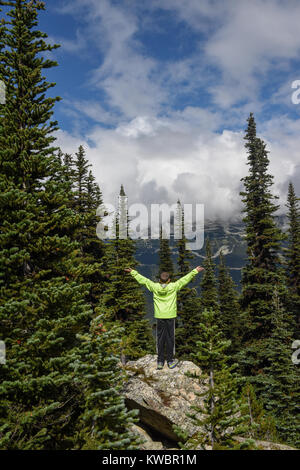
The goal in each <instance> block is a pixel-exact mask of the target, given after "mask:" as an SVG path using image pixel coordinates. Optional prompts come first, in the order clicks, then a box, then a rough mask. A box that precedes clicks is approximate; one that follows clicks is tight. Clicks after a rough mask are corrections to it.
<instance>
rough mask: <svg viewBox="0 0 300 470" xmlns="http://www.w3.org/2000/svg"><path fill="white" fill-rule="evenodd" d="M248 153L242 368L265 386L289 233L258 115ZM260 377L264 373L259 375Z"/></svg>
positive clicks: (249, 130) (249, 134)
mask: <svg viewBox="0 0 300 470" xmlns="http://www.w3.org/2000/svg"><path fill="white" fill-rule="evenodd" d="M245 140H246V144H245V147H246V149H247V152H248V165H249V175H248V176H246V177H244V178H242V181H243V182H244V187H245V190H244V191H241V192H240V194H241V196H242V197H243V199H242V200H243V202H244V204H245V207H244V209H243V212H245V213H246V216H245V217H244V218H243V221H244V223H245V225H246V243H247V256H248V258H247V264H246V266H245V267H244V268H243V269H242V295H241V306H242V310H243V312H242V315H243V325H242V329H243V338H242V345H243V347H242V351H241V353H240V356H239V363H240V366H241V369H242V371H243V373H245V374H246V375H250V376H253V382H255V381H256V378H257V381H256V382H257V386H259V387H260V389H261V387H263V383H264V380H263V376H264V374H265V368H266V367H267V366H268V365H269V358H268V357H267V344H268V339H269V338H270V336H271V334H272V328H273V323H272V313H273V303H272V293H273V291H274V287H275V286H276V287H277V289H278V292H279V294H280V295H281V296H284V295H285V289H284V280H283V273H282V268H281V267H280V257H279V252H280V249H281V247H280V244H281V241H282V240H283V239H284V238H285V237H284V235H283V234H282V232H281V230H280V229H279V228H278V227H277V225H276V221H275V217H274V213H275V212H276V211H277V209H278V208H279V206H278V205H275V203H274V202H273V200H274V199H276V198H278V197H277V196H273V195H272V193H271V191H270V186H272V184H273V176H271V175H270V174H268V165H269V159H268V152H267V150H266V145H265V143H264V142H263V141H262V140H261V139H259V138H258V137H257V136H256V123H255V120H254V117H253V114H252V113H251V114H250V117H249V119H248V128H247V131H246V135H245ZM258 376H259V377H258Z"/></svg>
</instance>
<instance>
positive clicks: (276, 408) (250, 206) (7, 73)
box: [0, 0, 300, 450]
mask: <svg viewBox="0 0 300 470" xmlns="http://www.w3.org/2000/svg"><path fill="white" fill-rule="evenodd" d="M0 6H2V11H1V13H0V14H1V17H2V20H1V23H0V80H1V81H2V82H3V83H4V85H5V102H4V103H3V104H0V218H1V228H0V340H1V341H3V342H4V343H5V346H6V361H5V362H3V363H2V364H0V377H1V380H0V449H5V450H41V449H42V450H45V449H47V450H76V449H83V450H88V449H99V450H101V449H112V450H113V449H121V450H124V449H137V448H138V445H139V443H138V440H137V438H136V436H135V435H133V434H132V433H131V432H130V427H131V425H132V424H133V423H136V422H137V421H138V412H137V411H136V410H128V409H127V408H126V406H125V401H124V397H123V396H122V384H123V382H124V380H125V374H124V371H123V368H122V364H126V362H127V361H128V360H132V359H138V358H140V357H142V356H144V355H146V354H148V353H152V354H155V341H154V335H153V332H152V328H151V325H150V322H149V321H148V320H147V319H146V317H145V313H146V300H145V295H144V292H143V290H142V289H141V288H140V286H138V284H137V283H136V282H135V280H134V279H133V278H132V277H131V276H128V275H126V273H125V272H124V269H125V268H127V267H131V268H136V269H138V263H137V261H136V259H135V255H136V243H135V241H134V240H133V239H131V238H130V237H128V238H126V239H124V238H123V237H120V234H119V219H118V213H117V214H116V238H115V239H113V240H106V241H104V240H101V239H99V238H98V237H97V234H96V226H97V224H98V223H99V221H100V220H101V217H100V216H98V215H97V213H98V212H97V209H98V208H99V207H102V206H103V194H102V192H101V188H100V187H99V184H98V183H97V181H96V178H95V176H94V174H93V169H92V167H91V165H90V163H89V161H88V159H87V158H86V154H85V149H84V148H83V146H80V147H79V148H78V149H74V153H73V154H66V153H64V149H60V148H58V147H57V146H56V141H55V138H54V136H53V133H54V132H55V131H57V130H58V129H59V124H58V122H56V121H53V120H52V116H53V112H54V106H55V103H56V102H57V101H59V100H60V98H59V97H56V96H54V97H53V96H50V95H51V94H52V89H53V88H54V87H55V83H49V82H48V81H47V79H46V78H45V77H44V71H47V70H48V69H50V68H52V67H55V66H57V65H58V64H57V63H56V62H54V61H52V60H50V59H46V58H45V56H47V54H46V53H47V51H51V50H53V49H56V48H57V47H59V46H58V45H53V44H52V45H50V43H49V42H47V34H46V33H43V32H40V31H39V29H38V14H39V11H40V10H44V9H45V5H44V3H43V2H39V1H34V0H30V1H28V0H10V1H7V2H4V1H0ZM244 139H245V147H246V150H247V155H248V160H247V163H248V174H247V175H245V177H244V178H243V179H242V180H243V185H244V189H243V191H242V192H241V193H240V195H237V196H239V197H241V199H242V202H243V207H244V216H243V223H244V226H245V234H246V238H245V239H246V243H247V259H246V262H245V265H244V267H243V270H242V280H241V286H242V290H241V292H238V290H237V288H236V286H235V283H234V282H233V280H232V278H231V276H230V272H229V269H228V267H227V266H226V256H224V255H222V253H221V255H220V260H219V264H218V269H217V270H216V266H215V265H214V260H213V258H212V254H211V244H210V240H209V238H208V237H205V250H206V256H205V261H204V263H203V267H204V268H205V271H204V274H203V275H202V277H201V280H200V284H199V279H198V281H197V283H198V284H197V283H193V284H192V285H188V286H186V287H185V288H184V289H182V291H181V292H180V294H179V297H178V318H177V333H176V342H177V346H176V348H177V355H178V358H179V359H188V360H191V361H193V362H194V363H195V364H197V365H199V366H200V367H201V369H202V370H203V371H205V373H206V374H207V377H208V379H209V387H208V390H207V393H206V396H205V406H204V408H203V409H201V410H200V411H201V412H202V413H203V419H202V420H201V422H199V419H197V418H196V416H195V414H193V410H191V414H190V416H189V417H187V419H191V420H194V421H195V422H196V423H197V424H199V426H201V429H202V431H201V433H199V434H198V435H197V436H196V437H195V436H194V437H193V439H188V438H187V436H184V435H182V436H181V440H182V442H181V446H182V447H183V448H185V449H190V448H195V446H196V445H198V444H199V443H200V444H201V443H202V444H203V445H204V444H205V443H207V442H208V443H210V444H211V445H212V447H213V449H216V450H218V449H235V448H238V444H237V442H236V441H235V440H234V436H235V435H239V436H245V437H246V438H247V441H245V442H246V444H245V442H244V444H243V445H244V447H246V448H250V449H251V448H252V446H253V442H254V440H255V439H263V440H271V441H274V442H279V443H285V444H288V445H291V446H293V447H297V448H299V447H300V423H299V403H300V393H299V392H300V390H299V365H298V364H295V363H294V362H295V361H292V354H293V349H292V344H293V342H294V341H295V340H296V339H298V338H299V330H300V319H299V311H300V220H299V198H298V197H297V195H296V194H295V190H294V186H293V183H292V182H290V184H289V188H288V194H287V195H286V210H287V217H288V221H289V226H288V230H287V231H286V232H285V233H283V232H282V231H281V229H279V227H278V226H277V224H276V217H275V213H276V211H277V210H278V208H279V206H278V204H276V199H277V196H275V195H273V193H272V185H273V176H272V175H271V174H270V173H269V156H268V150H267V148H266V144H265V142H264V141H263V140H262V139H260V138H258V136H257V132H256V122H255V118H254V115H253V114H252V113H251V114H250V116H249V118H248V120H247V125H246V131H245V137H244ZM103 177H104V178H105V175H103ZM125 191H126V181H124V187H123V186H122V187H121V189H120V195H121V196H122V195H125ZM142 202H143V201H142ZM183 202H184V201H178V213H177V222H179V223H180V224H181V227H182V238H181V239H180V240H177V241H176V243H177V245H176V246H177V250H178V259H177V265H174V263H173V261H172V259H171V254H170V246H169V241H168V240H167V239H164V238H163V237H162V235H161V239H160V249H159V259H160V263H159V266H158V270H164V271H169V272H170V273H171V274H172V276H173V278H174V279H178V278H179V277H181V276H182V275H184V274H186V273H187V272H188V271H189V270H191V269H192V268H193V267H195V265H196V262H194V260H193V254H192V253H191V252H189V251H188V250H186V244H185V241H186V240H185V236H184V235H185V234H184V229H183V228H184V211H183V206H182V203H183ZM127 223H128V226H129V225H130V221H129V219H128V220H127ZM216 272H217V275H216ZM194 411H197V410H194ZM198 411H199V410H198ZM228 429H230V431H228ZM178 432H179V433H180V430H178Z"/></svg>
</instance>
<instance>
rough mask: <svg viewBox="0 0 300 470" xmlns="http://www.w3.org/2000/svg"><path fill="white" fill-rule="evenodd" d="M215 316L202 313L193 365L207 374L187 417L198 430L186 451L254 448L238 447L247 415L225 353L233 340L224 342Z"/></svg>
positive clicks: (251, 443)
mask: <svg viewBox="0 0 300 470" xmlns="http://www.w3.org/2000/svg"><path fill="white" fill-rule="evenodd" d="M216 320H217V318H216V313H215V312H214V311H213V309H212V308H208V309H207V308H205V309H204V311H203V314H202V322H201V329H202V339H201V340H200V341H198V342H197V349H196V351H195V353H194V354H193V355H192V356H193V358H194V362H195V363H196V364H197V365H199V366H200V368H201V370H202V371H203V372H204V374H203V375H201V376H200V377H198V380H199V381H200V384H201V386H202V388H204V392H203V393H201V394H199V395H198V396H199V398H201V400H200V401H199V404H198V403H197V404H195V405H192V406H191V412H190V413H189V414H188V417H189V418H191V420H192V423H193V424H194V425H195V426H197V427H198V430H197V431H196V432H195V433H194V435H193V436H192V438H190V439H187V441H186V442H185V443H184V445H183V448H184V449H195V448H196V449H199V447H200V448H201V449H207V448H209V447H210V448H211V449H212V450H223V449H224V450H228V449H240V448H243V447H244V448H251V446H252V445H253V442H252V441H251V440H249V441H247V442H246V443H243V444H242V445H241V444H239V443H238V442H237V441H236V440H235V439H234V438H235V436H242V435H243V434H245V433H246V431H247V425H245V423H246V421H247V419H248V415H246V414H244V413H243V412H242V411H243V409H244V406H243V405H242V404H241V400H240V397H239V394H238V383H237V380H236V378H235V376H234V374H233V368H234V366H231V367H228V366H227V355H226V351H227V348H228V346H229V345H230V341H228V340H225V339H224V337H223V335H222V332H221V331H220V329H219V327H218V326H217V321H216Z"/></svg>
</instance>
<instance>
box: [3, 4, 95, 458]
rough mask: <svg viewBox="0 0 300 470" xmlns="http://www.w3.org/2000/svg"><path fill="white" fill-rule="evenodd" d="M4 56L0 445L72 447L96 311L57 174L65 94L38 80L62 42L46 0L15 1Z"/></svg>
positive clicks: (73, 219) (73, 221) (73, 218)
mask: <svg viewBox="0 0 300 470" xmlns="http://www.w3.org/2000/svg"><path fill="white" fill-rule="evenodd" d="M0 5H9V6H11V9H10V11H9V12H8V16H7V19H6V23H5V34H4V38H3V44H4V46H5V48H2V51H1V54H0V64H1V77H2V79H3V80H4V82H5V85H6V103H5V104H4V105H0V122H1V127H0V217H1V221H2V227H1V232H0V325H1V328H0V330H1V339H2V340H4V341H5V344H6V350H7V361H6V364H5V365H3V366H1V381H0V383H1V385H0V448H2V449H66V448H71V447H72V443H73V429H74V423H75V422H76V419H77V417H78V413H79V409H80V402H81V400H82V397H81V396H80V390H79V389H78V387H76V385H75V384H74V382H73V375H72V371H71V370H70V367H69V365H70V360H71V353H72V351H73V349H74V348H75V347H76V346H77V345H78V343H79V340H78V339H77V338H76V333H79V332H80V331H84V328H85V325H86V324H87V322H88V320H89V318H90V316H91V313H92V312H91V310H90V308H89V306H88V305H87V304H86V302H85V296H86V295H87V292H88V288H89V286H88V285H86V284H80V283H78V282H77V280H76V277H77V276H78V275H80V272H81V270H83V266H81V265H80V262H79V260H78V244H77V243H76V242H74V241H73V233H74V230H75V228H76V223H77V218H76V215H75V214H74V212H73V211H72V210H70V209H69V208H68V198H69V195H70V193H69V192H68V191H66V185H65V184H62V183H60V182H59V181H57V180H55V179H52V178H51V177H52V175H53V170H54V169H55V168H58V167H59V160H58V158H57V157H55V156H54V152H55V150H56V149H55V148H54V147H53V146H52V145H53V143H54V140H55V139H54V137H53V136H52V133H53V131H55V130H57V123H56V122H55V121H51V117H52V113H53V111H52V110H53V106H54V104H55V102H56V101H58V99H59V98H51V97H48V98H46V93H47V92H48V90H49V89H50V88H51V87H53V86H54V83H48V82H47V81H46V79H45V78H44V77H43V76H42V71H43V69H48V68H51V67H53V66H55V65H57V64H56V62H54V61H52V60H49V59H44V58H42V54H43V53H44V52H47V51H51V50H53V49H55V48H57V47H58V46H57V45H52V46H50V45H48V44H47V43H46V42H45V38H46V37H47V35H46V34H44V33H41V32H40V31H38V30H37V29H35V27H36V26H37V15H38V11H39V10H43V9H44V4H43V3H42V2H34V1H31V2H27V1H24V0H11V1H10V2H8V3H6V2H0Z"/></svg>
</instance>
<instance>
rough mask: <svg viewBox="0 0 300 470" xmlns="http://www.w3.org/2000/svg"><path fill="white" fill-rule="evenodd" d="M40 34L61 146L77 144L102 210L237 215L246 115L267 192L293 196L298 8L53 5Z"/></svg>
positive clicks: (97, 1)
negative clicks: (261, 144) (175, 209)
mask: <svg viewBox="0 0 300 470" xmlns="http://www.w3.org/2000/svg"><path fill="white" fill-rule="evenodd" d="M46 5H47V10H46V12H43V13H41V15H40V29H41V30H43V31H45V32H47V34H48V35H49V40H50V41H51V42H57V43H59V44H61V48H60V49H59V50H57V51H54V52H52V53H51V54H49V55H50V56H51V57H52V58H55V59H56V60H57V61H58V62H59V67H56V68H54V69H52V70H51V71H49V72H47V77H48V79H49V80H51V81H56V83H57V87H56V88H55V91H56V94H57V95H59V96H61V97H62V98H63V100H62V101H61V102H60V103H58V104H57V105H56V109H55V117H56V118H57V119H58V121H59V124H60V128H61V130H60V131H59V132H58V134H57V138H58V143H59V145H60V146H61V148H62V150H63V151H65V152H71V153H74V152H75V151H76V149H77V147H78V145H80V144H83V145H84V147H85V149H86V153H87V157H88V158H89V160H90V161H91V162H92V164H93V167H94V173H95V176H96V177H97V181H98V182H99V184H100V187H101V189H102V192H103V196H104V199H105V201H107V202H113V201H114V198H115V197H116V194H117V193H118V190H119V187H120V185H121V183H123V184H124V186H125V190H126V192H127V194H128V196H129V199H130V201H132V202H143V203H147V204H148V203H151V202H155V203H162V202H167V203H174V202H176V201H177V199H178V198H180V200H181V201H182V202H183V203H194V202H201V203H204V204H205V214H206V217H208V218H212V219H214V218H224V219H226V220H228V219H231V218H236V217H239V216H240V211H241V208H242V203H241V200H240V196H239V195H238V192H239V191H240V190H241V189H242V184H241V182H240V178H242V177H243V176H245V174H246V173H247V165H246V153H245V150H244V141H243V132H244V129H245V127H246V119H247V117H248V116H249V113H250V111H251V112H253V113H254V114H255V117H256V121H257V128H258V133H259V135H260V136H261V137H262V138H263V139H264V140H265V141H266V142H267V144H268V149H269V150H270V155H269V157H270V172H271V173H272V174H273V175H274V188H273V192H274V194H277V195H278V196H279V197H280V204H281V206H282V207H281V210H280V211H279V213H280V212H285V210H286V209H285V207H284V204H285V203H286V192H287V185H288V181H293V183H294V185H295V187H296V190H297V191H298V194H299V189H300V166H299V151H300V104H299V105H295V104H293V103H292V101H291V96H292V93H293V90H292V88H291V84H292V82H293V81H294V80H297V79H300V34H299V20H300V2H299V1H298V0H284V1H281V0H243V1H241V2H237V1H236V0H201V1H199V0H185V1H182V0H147V2H146V1H141V0H116V1H114V0H72V1H71V0H52V1H51V2H50V1H48V2H46Z"/></svg>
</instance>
